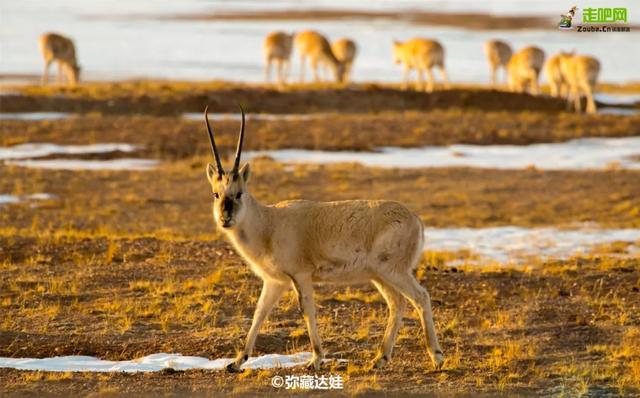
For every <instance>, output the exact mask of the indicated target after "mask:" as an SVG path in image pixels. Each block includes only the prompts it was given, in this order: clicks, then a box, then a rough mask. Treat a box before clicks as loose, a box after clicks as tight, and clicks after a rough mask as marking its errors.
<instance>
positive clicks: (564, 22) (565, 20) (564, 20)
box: [558, 6, 578, 29]
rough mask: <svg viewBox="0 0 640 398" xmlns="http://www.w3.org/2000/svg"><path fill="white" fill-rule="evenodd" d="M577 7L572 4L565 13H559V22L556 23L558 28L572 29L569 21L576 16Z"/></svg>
mask: <svg viewBox="0 0 640 398" xmlns="http://www.w3.org/2000/svg"><path fill="white" fill-rule="evenodd" d="M577 9H578V7H576V6H573V7H571V9H570V10H569V12H568V13H566V14H561V15H560V23H559V24H558V28H560V29H573V27H572V26H571V21H573V17H575V16H576V10H577Z"/></svg>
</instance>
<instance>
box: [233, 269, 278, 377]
mask: <svg viewBox="0 0 640 398" xmlns="http://www.w3.org/2000/svg"><path fill="white" fill-rule="evenodd" d="M286 287H287V286H286V285H283V284H280V283H277V282H272V281H264V283H263V285H262V292H260V298H259V299H258V305H257V306H256V311H255V312H254V313H253V322H252V323H251V329H249V334H247V340H246V342H245V346H244V350H243V351H242V352H241V353H240V354H239V355H238V357H237V358H236V359H235V361H233V362H231V363H230V364H229V365H227V371H228V372H232V373H234V372H239V371H240V366H242V364H243V363H245V362H246V361H247V359H249V356H250V355H251V353H252V352H253V347H254V346H255V344H256V337H258V332H259V331H260V327H261V326H262V323H263V322H264V320H265V319H266V318H267V316H269V313H270V312H271V310H272V309H273V307H274V306H275V305H276V303H277V302H278V300H279V299H280V297H281V296H282V293H284V291H285V289H286Z"/></svg>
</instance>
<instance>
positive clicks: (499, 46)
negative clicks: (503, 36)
mask: <svg viewBox="0 0 640 398" xmlns="http://www.w3.org/2000/svg"><path fill="white" fill-rule="evenodd" d="M484 52H485V54H486V55H487V59H488V60H489V68H490V69H491V84H492V85H493V86H496V85H497V84H498V69H500V68H503V70H504V71H505V75H506V70H507V63H508V62H509V59H511V54H512V53H513V51H512V50H511V46H510V45H509V44H507V43H505V42H503V41H502V40H489V41H487V42H485V43H484Z"/></svg>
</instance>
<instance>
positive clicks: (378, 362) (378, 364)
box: [371, 355, 389, 369]
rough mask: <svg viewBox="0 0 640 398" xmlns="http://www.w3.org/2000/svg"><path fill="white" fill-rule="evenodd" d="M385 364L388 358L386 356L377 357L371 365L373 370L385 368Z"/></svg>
mask: <svg viewBox="0 0 640 398" xmlns="http://www.w3.org/2000/svg"><path fill="white" fill-rule="evenodd" d="M387 363H389V357H387V356H386V355H378V356H377V357H376V358H375V359H374V360H373V363H372V365H371V366H372V367H373V368H374V369H382V368H384V367H385V366H387Z"/></svg>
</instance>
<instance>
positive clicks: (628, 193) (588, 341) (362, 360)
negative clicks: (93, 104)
mask: <svg viewBox="0 0 640 398" xmlns="http://www.w3.org/2000/svg"><path fill="white" fill-rule="evenodd" d="M81 87H83V86H81ZM86 89H88V88H86V87H84V88H80V90H86ZM33 90H36V89H33ZM38 95H43V96H44V97H48V94H46V95H45V94H38ZM108 97H109V95H107V94H105V97H104V98H105V99H104V100H105V101H108V99H107V98H108ZM113 97H116V95H115V94H114V95H113ZM47 101H51V102H52V103H54V102H55V98H48V99H47ZM101 101H102V100H101ZM154 101H155V99H154ZM3 105H4V104H3ZM225 106H226V105H225ZM393 106H395V105H393ZM150 109H151V108H150ZM314 109H315V108H314ZM229 110H231V111H233V109H229ZM307 111H308V112H312V111H311V110H309V109H307ZM148 113H153V112H148ZM638 124H639V123H638V119H637V117H635V116H629V117H611V116H606V115H596V116H590V117H581V116H579V115H573V114H568V113H563V112H547V111H546V110H538V111H498V110H496V111H479V110H477V109H476V110H473V109H469V110H464V111H462V110H460V108H455V109H450V110H444V109H441V110H433V111H431V112H428V113H418V112H415V111H410V112H406V113H405V112H402V113H400V112H397V111H394V110H393V109H385V110H383V111H381V112H380V113H377V114H371V115H369V114H364V113H357V114H353V113H344V114H335V113H334V114H331V115H330V116H327V117H323V118H322V119H321V120H310V121H309V120H308V121H287V122H284V121H252V122H250V124H249V126H248V128H249V130H248V136H247V142H246V144H247V148H250V149H265V148H269V149H275V148H282V147H304V148H322V149H355V150H367V149H371V148H372V147H375V146H384V145H401V146H408V147H409V146H419V145H427V144H436V145H439V144H449V143H454V142H467V143H477V144H490V143H512V144H524V143H531V142H551V141H562V140H566V139H570V138H577V137H583V136H626V135H640V132H639V131H638ZM215 126H216V129H217V130H218V131H219V134H220V139H219V142H220V145H221V147H222V150H223V151H224V152H225V153H227V152H229V151H231V149H232V146H233V145H234V139H235V137H234V134H235V132H236V131H237V127H238V126H237V122H230V121H229V122H228V121H224V122H216V123H215ZM36 141H37V142H57V143H61V144H62V143H64V144H68V143H75V144H87V143H95V142H130V143H138V144H141V145H144V146H145V148H143V149H141V150H140V151H139V152H136V153H134V154H132V156H139V157H153V158H157V159H161V160H162V164H161V166H160V167H159V168H158V169H156V170H151V171H145V172H108V171H99V172H88V171H77V172H71V171H53V170H33V169H24V168H19V167H13V166H7V165H2V164H0V175H1V176H2V177H1V178H0V193H11V194H16V195H27V194H31V193H37V192H48V193H52V194H54V195H56V198H54V199H51V200H45V201H38V202H23V203H18V204H11V205H2V206H0V314H1V316H0V356H10V357H47V356H54V355H73V354H81V355H95V356H98V357H101V358H106V359H131V358H133V357H137V356H141V355H146V354H151V353H156V352H162V351H164V352H179V353H182V354H185V355H198V356H205V357H210V358H220V357H232V356H234V355H235V352H236V350H237V349H238V347H239V346H240V345H241V340H242V338H243V337H244V334H245V333H246V331H247V329H248V326H249V324H250V319H251V315H252V311H253V307H254V305H255V302H256V299H257V297H258V292H259V288H260V283H259V280H258V279H257V278H256V277H255V276H253V275H251V273H250V272H249V270H248V269H247V267H246V266H245V265H244V264H243V262H242V260H241V259H240V258H239V257H238V256H237V255H236V254H235V252H234V251H233V249H232V248H231V246H230V245H229V244H228V243H226V242H225V241H224V240H223V239H222V238H221V236H220V235H219V234H218V233H217V232H216V231H215V229H214V226H213V223H212V221H211V215H210V193H209V189H208V186H207V183H206V179H205V177H204V165H205V163H206V162H207V161H209V157H210V155H209V152H208V151H209V149H208V147H207V141H206V138H205V135H204V131H203V126H202V125H201V122H191V121H186V120H183V119H180V118H177V117H156V116H152V115H147V116H140V115H125V114H121V115H117V116H116V115H106V114H101V113H94V114H88V115H84V116H77V117H73V118H70V119H67V120H60V121H43V122H18V121H2V123H1V125H0V145H1V146H7V145H13V144H17V143H24V142H36ZM127 156H129V155H127ZM252 166H253V177H252V181H251V183H250V187H251V191H252V193H253V194H254V195H255V196H256V197H257V198H258V199H259V200H261V201H263V202H265V203H273V202H276V201H279V200H284V199H295V198H305V199H313V200H340V199H351V198H364V197H366V198H380V199H393V200H399V201H402V202H404V203H406V204H407V205H408V206H409V207H410V208H411V209H412V210H413V211H415V212H416V213H418V214H420V216H421V217H422V219H423V221H424V222H425V224H426V225H429V226H469V227H483V226H497V225H521V226H564V225H571V224H574V223H582V222H595V223H598V224H600V225H603V226H608V227H633V228H638V227H640V221H639V220H640V217H639V216H640V172H637V171H628V170H619V169H615V168H612V169H610V170H604V171H580V172H570V171H542V170H535V169H527V170H477V169H468V168H452V169H413V170H399V169H372V168H366V167H362V166H359V165H355V164H343V165H330V166H316V165H299V166H295V167H287V166H283V165H281V164H278V163H275V162H273V161H271V160H269V159H258V160H256V161H255V162H254V163H253V164H252ZM623 249H624V247H623V246H621V245H618V244H613V245H611V246H606V247H601V248H600V250H599V251H598V252H596V253H594V254H592V255H587V256H580V257H574V258H570V259H567V260H562V261H560V260H549V261H543V260H537V261H532V262H530V263H527V264H524V265H523V266H522V267H517V268H510V267H500V266H489V267H485V268H482V269H478V268H473V267H455V268H451V267H448V266H445V262H446V261H447V260H449V259H451V258H455V256H464V253H457V254H452V253H439V252H427V253H426V254H425V256H424V261H423V262H422V264H421V265H420V267H419V268H418V270H417V275H418V278H419V279H420V281H421V283H422V284H423V285H424V286H427V287H428V288H429V290H430V293H431V295H432V299H433V302H434V312H435V319H436V324H437V328H438V330H439V333H440V337H441V342H442V346H443V348H444V350H445V354H446V356H447V361H446V363H445V366H444V369H443V370H442V371H434V370H433V369H432V367H431V364H430V363H429V361H428V360H427V358H426V357H425V356H424V355H423V352H424V347H423V346H422V343H421V339H420V333H421V332H420V329H419V322H418V320H417V317H416V314H414V313H413V312H407V313H406V317H405V327H404V328H403V329H402V330H401V334H400V338H399V340H398V344H397V346H396V351H395V356H394V358H393V360H392V362H391V364H390V366H389V367H388V368H387V369H384V370H372V369H369V367H368V364H369V361H370V360H371V359H372V358H373V355H374V350H375V349H376V347H377V344H378V343H379V341H380V339H381V337H382V333H383V328H384V325H385V322H386V320H385V317H386V308H385V305H384V302H383V301H382V299H381V297H380V296H379V295H378V294H377V293H376V291H375V290H374V289H373V288H371V287H369V286H356V287H331V286H325V287H320V288H319V289H318V291H317V296H316V299H317V302H318V305H319V320H320V322H319V323H320V333H321V335H322V337H323V339H324V340H325V349H326V350H327V351H328V352H329V353H330V354H331V355H330V358H333V359H335V358H345V359H348V360H349V363H348V365H339V364H338V363H337V362H332V363H328V364H326V368H325V369H324V370H323V371H322V372H323V373H325V374H329V373H333V374H341V375H342V376H343V377H344V378H345V386H346V388H345V390H344V391H343V392H341V393H336V394H333V395H345V396H351V395H365V394H366V395H371V394H378V395H380V396H383V395H385V394H386V395H404V394H412V395H416V396H434V395H437V396H442V395H469V396H496V395H500V394H503V395H507V396H512V395H520V396H565V397H574V396H611V397H613V396H620V395H623V396H634V395H637V394H640V350H639V349H638V347H640V316H639V314H640V259H638V258H622V257H621V256H620V253H621V252H622V250H623ZM308 350H309V344H308V338H307V334H306V330H305V327H304V322H303V321H302V319H301V317H300V315H299V313H298V310H297V307H296V305H295V300H294V298H293V296H292V295H291V294H288V295H287V296H285V297H284V298H283V300H282V301H281V303H280V306H279V307H278V309H277V310H276V311H275V312H274V314H273V316H272V317H271V319H270V320H269V321H268V322H267V324H266V325H265V327H264V330H263V332H262V333H261V335H260V337H259V339H258V343H257V347H256V354H264V353H274V352H279V353H288V352H298V351H308ZM292 373H293V374H305V373H307V371H305V370H302V369H292V370H286V371H285V370H270V371H266V370H265V371H248V372H246V373H244V374H242V375H239V376H238V375H229V374H226V373H224V372H213V371H187V372H168V371H167V372H159V373H154V374H136V375H127V374H88V373H84V374H83V373H47V372H20V371H15V370H9V369H0V391H1V394H3V395H17V396H44V395H65V396H76V395H93V396H115V395H128V396H131V395H136V396H137V395H154V396H155V395H175V396H184V395H201V396H207V395H208V396H212V395H215V396H219V395H221V394H223V393H226V394H229V395H233V396H255V395H257V394H260V393H265V394H269V393H271V394H273V393H274V389H273V387H271V385H270V378H271V377H272V376H273V375H276V374H281V375H284V374H292ZM322 395H323V396H326V395H327V394H325V393H322Z"/></svg>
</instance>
